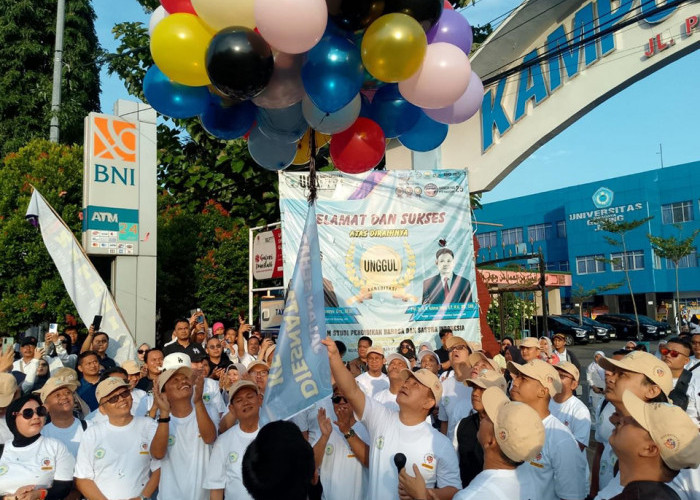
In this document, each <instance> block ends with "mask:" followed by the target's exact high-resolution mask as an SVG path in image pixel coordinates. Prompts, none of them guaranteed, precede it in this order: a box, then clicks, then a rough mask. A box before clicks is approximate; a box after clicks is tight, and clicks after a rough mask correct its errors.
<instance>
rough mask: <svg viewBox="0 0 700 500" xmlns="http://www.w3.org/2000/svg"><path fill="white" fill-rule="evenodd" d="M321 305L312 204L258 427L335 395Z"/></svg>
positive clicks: (314, 216)
mask: <svg viewBox="0 0 700 500" xmlns="http://www.w3.org/2000/svg"><path fill="white" fill-rule="evenodd" d="M323 301H324V298H323V277H322V276H321V254H320V250H319V244H318V231H317V228H316V207H315V205H311V206H310V207H309V209H308V213H307V215H306V224H305V226H304V232H303V234H302V235H301V241H300V244H299V251H298V253H297V258H296V265H295V266H294V272H293V273H292V279H291V281H290V282H289V287H288V290H287V298H286V300H285V305H284V314H283V316H282V325H281V326H280V332H279V337H278V338H277V348H276V349H275V357H274V361H273V363H272V366H271V367H270V376H269V378H268V380H267V389H266V390H265V399H264V400H263V406H262V409H261V412H260V419H261V426H262V425H265V424H266V423H267V422H272V421H275V420H284V419H287V418H289V417H291V416H293V415H295V414H297V413H299V412H300V411H302V410H305V409H306V408H308V407H309V406H311V405H312V404H314V403H315V402H317V401H319V400H321V399H323V398H325V397H326V396H330V395H331V393H332V392H333V389H332V387H331V369H330V365H329V364H328V351H327V350H326V347H325V346H324V345H323V344H321V339H323V338H325V337H326V318H325V311H324V303H323Z"/></svg>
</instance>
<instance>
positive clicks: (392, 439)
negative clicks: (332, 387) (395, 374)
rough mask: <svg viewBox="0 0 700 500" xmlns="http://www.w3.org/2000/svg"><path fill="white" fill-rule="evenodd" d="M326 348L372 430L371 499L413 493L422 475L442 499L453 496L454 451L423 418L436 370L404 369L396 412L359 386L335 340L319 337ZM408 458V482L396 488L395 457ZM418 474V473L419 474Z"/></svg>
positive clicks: (437, 391)
mask: <svg viewBox="0 0 700 500" xmlns="http://www.w3.org/2000/svg"><path fill="white" fill-rule="evenodd" d="M321 343H323V344H324V345H325V346H326V348H327V349H328V357H329V360H330V366H331V373H332V374H333V377H334V378H335V381H336V383H337V385H338V388H339V389H340V391H341V392H342V393H343V394H344V395H345V399H346V400H347V401H348V402H349V403H350V405H351V406H352V409H353V411H354V412H355V415H357V416H358V417H359V418H360V421H361V422H362V423H363V424H364V425H365V427H366V428H367V430H368V432H369V436H370V442H369V445H370V456H369V488H368V493H367V498H368V499H369V500H389V499H397V498H399V495H400V494H401V495H402V498H403V497H413V498H427V496H423V497H420V496H417V495H418V494H419V492H418V491H417V489H415V488H414V486H415V484H413V483H414V482H415V483H419V482H420V480H421V478H423V481H424V486H423V489H425V487H426V486H427V488H429V489H433V490H434V491H433V493H434V494H435V495H436V496H437V497H438V498H441V499H447V498H451V497H452V496H453V495H454V493H455V492H456V491H457V489H458V488H459V487H460V480H459V467H458V464H457V455H456V453H455V451H454V448H453V447H452V443H450V441H449V440H448V439H447V438H446V437H445V436H443V435H442V434H440V433H439V432H438V431H436V430H435V429H433V428H432V427H431V426H430V424H428V423H426V421H425V420H426V417H427V416H428V414H429V413H430V411H431V409H432V408H433V406H435V405H436V404H437V402H438V401H439V400H440V397H441V396H442V387H441V385H440V381H439V380H438V378H437V377H436V376H435V374H434V373H432V372H430V371H428V370H425V369H421V370H418V371H417V372H411V371H410V370H404V371H403V372H401V373H402V374H403V377H404V384H403V385H402V387H401V389H400V390H399V393H398V395H397V397H396V402H397V404H398V405H399V411H398V412H394V411H391V410H390V409H388V408H386V407H385V406H383V405H382V404H381V403H379V402H378V401H375V400H374V399H372V398H371V397H369V396H367V395H366V394H364V393H363V392H362V390H360V388H359V387H358V385H357V384H356V383H355V380H354V379H353V378H352V375H351V374H350V373H349V372H348V371H347V369H346V368H345V366H344V365H343V361H342V359H341V358H340V355H339V354H338V349H337V347H336V345H335V342H333V340H331V339H330V338H325V339H323V340H321ZM399 453H400V454H403V455H404V456H405V458H406V462H405V469H406V472H407V473H408V474H409V475H411V476H413V477H411V479H412V480H413V481H412V482H411V484H406V485H405V486H404V487H402V488H401V489H399V477H398V474H397V470H396V466H395V465H394V459H395V456H396V455H397V454H399ZM418 475H420V476H421V478H419V477H418Z"/></svg>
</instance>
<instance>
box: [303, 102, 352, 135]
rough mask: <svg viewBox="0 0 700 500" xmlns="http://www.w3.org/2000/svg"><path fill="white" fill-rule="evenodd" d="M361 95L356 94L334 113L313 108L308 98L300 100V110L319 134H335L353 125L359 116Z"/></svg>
mask: <svg viewBox="0 0 700 500" xmlns="http://www.w3.org/2000/svg"><path fill="white" fill-rule="evenodd" d="M360 95H361V94H357V95H356V96H355V97H354V98H353V100H352V101H350V103H349V104H348V105H347V106H345V107H343V108H340V109H339V110H338V111H336V112H335V113H326V112H325V111H322V110H320V109H318V108H317V107H316V106H314V103H313V102H311V99H309V96H304V98H303V99H302V100H301V108H302V111H303V112H304V118H306V121H307V123H308V124H309V126H310V127H311V128H312V129H314V130H317V131H318V132H321V133H322V134H328V135H332V134H337V133H338V132H342V131H343V130H346V129H348V128H350V125H352V124H353V123H355V120H357V117H358V116H360V109H361V107H362V98H361V97H360Z"/></svg>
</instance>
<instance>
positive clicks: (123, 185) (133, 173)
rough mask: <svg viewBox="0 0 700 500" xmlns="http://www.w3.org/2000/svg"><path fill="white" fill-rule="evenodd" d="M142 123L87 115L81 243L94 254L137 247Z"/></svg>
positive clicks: (134, 250) (131, 251)
mask: <svg viewBox="0 0 700 500" xmlns="http://www.w3.org/2000/svg"><path fill="white" fill-rule="evenodd" d="M138 137H139V134H138V123H135V122H130V121H125V120H124V119H122V118H120V117H117V116H110V115H103V114H99V113H90V114H89V115H88V116H87V117H86V118H85V162H84V164H85V168H84V173H83V248H85V251H86V252H87V253H88V254H92V255H114V256H116V255H138V253H139V158H138Z"/></svg>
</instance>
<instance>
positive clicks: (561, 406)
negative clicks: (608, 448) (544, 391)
mask: <svg viewBox="0 0 700 500" xmlns="http://www.w3.org/2000/svg"><path fill="white" fill-rule="evenodd" d="M554 368H556V370H557V372H558V373H559V379H560V380H561V391H560V392H559V394H556V395H555V396H554V397H553V398H552V399H551V400H550V401H549V411H550V412H551V413H552V415H554V416H555V417H556V418H557V419H558V420H559V421H560V422H561V423H562V424H564V425H565V426H566V427H568V428H569V430H570V431H571V433H572V434H573V435H574V437H575V438H576V441H578V446H579V448H581V451H583V450H585V449H586V447H587V446H588V441H589V440H590V437H591V412H590V411H589V410H588V407H587V406H586V405H585V404H583V401H581V400H580V399H579V398H577V397H576V396H575V395H574V394H575V392H576V388H577V387H578V381H579V376H580V374H579V371H578V368H576V366H574V364H573V363H571V362H569V361H560V362H559V363H558V364H556V365H554Z"/></svg>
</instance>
